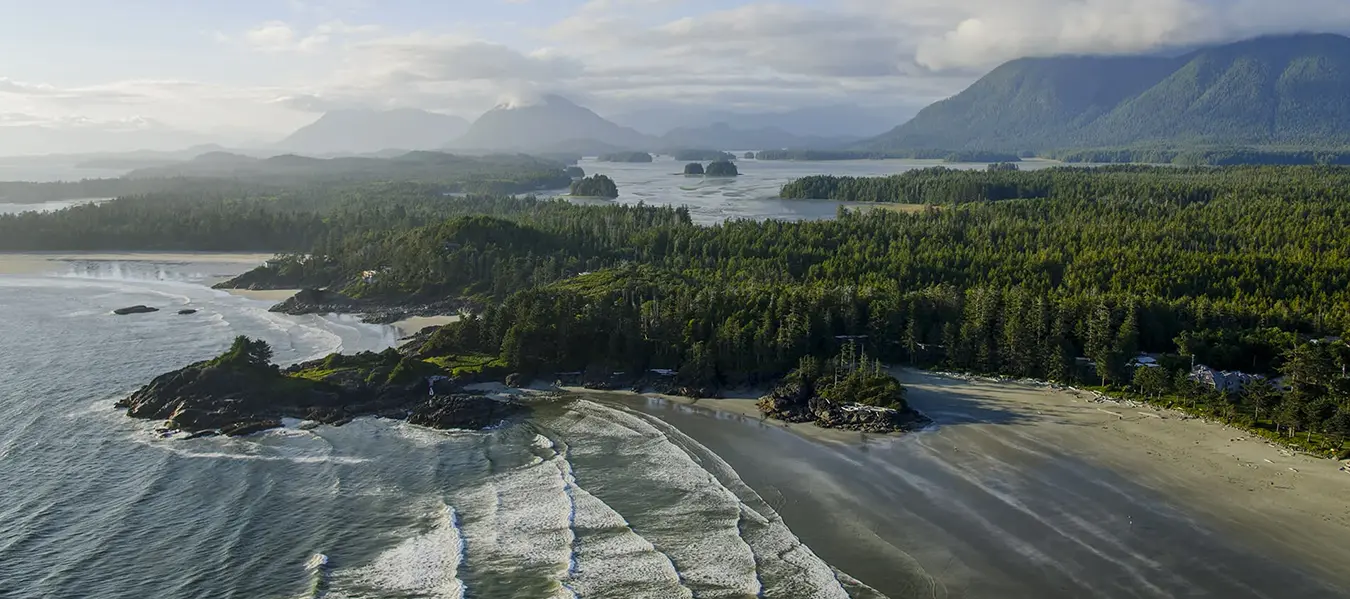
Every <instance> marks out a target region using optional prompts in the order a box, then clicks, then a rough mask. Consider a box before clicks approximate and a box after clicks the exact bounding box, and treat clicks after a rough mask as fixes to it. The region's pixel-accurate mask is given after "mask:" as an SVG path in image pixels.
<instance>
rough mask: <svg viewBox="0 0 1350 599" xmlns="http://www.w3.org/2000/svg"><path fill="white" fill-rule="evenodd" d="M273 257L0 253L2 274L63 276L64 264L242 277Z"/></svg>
mask: <svg viewBox="0 0 1350 599" xmlns="http://www.w3.org/2000/svg"><path fill="white" fill-rule="evenodd" d="M272 257H273V255H272V254H258V253H233V252H0V274H6V275H10V274H42V273H52V272H62V271H64V270H66V266H65V264H64V263H69V262H77V261H86V262H148V263H171V264H203V265H212V266H216V267H219V268H224V269H227V270H230V271H232V272H234V273H235V274H238V273H242V272H244V271H247V270H249V269H250V268H253V267H254V266H257V265H259V264H262V263H263V262H266V261H268V260H270V259H271V258H272ZM236 265H237V267H236Z"/></svg>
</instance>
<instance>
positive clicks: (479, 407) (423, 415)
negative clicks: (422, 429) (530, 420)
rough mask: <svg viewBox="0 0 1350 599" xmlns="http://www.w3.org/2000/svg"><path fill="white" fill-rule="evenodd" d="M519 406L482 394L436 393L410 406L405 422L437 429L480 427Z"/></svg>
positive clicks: (498, 420) (506, 416)
mask: <svg viewBox="0 0 1350 599" xmlns="http://www.w3.org/2000/svg"><path fill="white" fill-rule="evenodd" d="M522 409H523V406H522V405H521V404H519V403H516V402H510V401H504V400H498V399H493V398H490V397H484V396H482V395H470V394H455V395H435V396H432V397H431V398H430V399H429V400H427V401H426V402H423V403H422V404H419V405H418V406H417V407H415V408H413V410H412V413H411V414H409V415H408V422H409V423H411V424H416V425H418V426H429V427H431V428H438V429H468V430H480V429H484V428H488V427H490V426H494V425H496V424H499V423H501V422H502V421H503V420H506V419H507V418H510V417H512V416H515V415H516V414H518V413H520V412H521V410H522Z"/></svg>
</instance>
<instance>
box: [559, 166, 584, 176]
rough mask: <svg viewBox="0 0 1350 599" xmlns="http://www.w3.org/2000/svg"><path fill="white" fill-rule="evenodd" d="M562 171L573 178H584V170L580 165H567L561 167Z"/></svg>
mask: <svg viewBox="0 0 1350 599" xmlns="http://www.w3.org/2000/svg"><path fill="white" fill-rule="evenodd" d="M563 172H565V173H567V176H569V177H571V178H573V179H584V178H586V171H584V170H582V169H581V167H579V166H569V167H567V168H565V169H563Z"/></svg>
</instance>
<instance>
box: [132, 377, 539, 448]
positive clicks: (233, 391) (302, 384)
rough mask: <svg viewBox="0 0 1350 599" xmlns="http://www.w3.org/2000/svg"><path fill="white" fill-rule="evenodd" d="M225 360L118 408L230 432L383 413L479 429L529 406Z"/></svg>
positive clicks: (175, 425) (168, 422) (159, 383)
mask: <svg viewBox="0 0 1350 599" xmlns="http://www.w3.org/2000/svg"><path fill="white" fill-rule="evenodd" d="M219 362H220V361H219V360H213V361H210V362H201V363H198V364H193V365H191V366H188V367H186V368H183V369H180V370H176V371H173V372H170V373H167V374H163V375H161V376H159V377H157V378H155V379H154V380H153V381H151V382H150V384H148V385H146V386H144V387H142V388H141V389H139V390H138V391H136V392H135V393H133V394H132V395H131V396H130V397H127V398H126V399H123V400H121V401H119V402H118V403H117V407H118V408H122V409H125V410H126V411H127V415H128V416H131V417H133V418H141V419H147V420H163V421H164V422H165V428H168V429H174V430H179V431H185V432H188V433H193V434H194V435H199V434H211V433H218V434H224V435H232V436H242V435H249V434H253V433H256V432H259V431H262V430H267V429H271V428H277V427H280V426H281V421H282V419H284V418H295V419H299V420H308V421H313V422H319V423H324V424H334V425H341V424H343V423H346V422H349V421H351V420H352V419H353V418H357V417H361V416H385V417H390V418H399V419H407V420H409V421H410V422H413V423H414V424H419V425H424V426H429V427H433V428H469V429H481V428H485V427H488V426H493V425H495V424H498V423H500V422H502V421H503V420H505V419H507V418H510V417H511V416H513V415H516V414H519V413H521V412H522V411H524V409H525V407H524V405H523V404H521V403H519V402H514V401H507V400H498V399H494V398H490V397H485V396H481V395H471V394H466V393H462V392H459V390H458V388H457V387H456V386H453V384H452V382H448V381H447V380H446V379H444V377H415V378H414V379H413V380H410V381H403V382H400V383H398V384H392V383H384V382H372V381H383V380H384V377H381V376H379V374H380V373H366V372H362V371H359V370H338V371H335V372H332V373H330V374H328V375H327V376H325V377H322V378H321V379H320V380H312V379H308V378H300V377H298V376H294V374H293V372H292V373H288V372H283V371H282V370H280V369H279V368H277V367H275V366H269V365H259V364H221V363H219ZM300 366H308V367H310V368H313V367H314V364H310V365H298V367H300ZM293 368H296V367H293ZM432 378H439V380H435V381H433V380H432Z"/></svg>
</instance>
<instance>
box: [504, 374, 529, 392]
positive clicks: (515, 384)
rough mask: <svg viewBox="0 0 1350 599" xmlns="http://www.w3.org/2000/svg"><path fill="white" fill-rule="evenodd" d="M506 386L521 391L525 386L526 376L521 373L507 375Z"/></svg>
mask: <svg viewBox="0 0 1350 599" xmlns="http://www.w3.org/2000/svg"><path fill="white" fill-rule="evenodd" d="M505 384H506V386H507V387H512V388H516V389H519V388H520V387H523V386H525V375H522V374H520V373H519V372H513V373H511V374H508V375H506V381H505Z"/></svg>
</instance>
